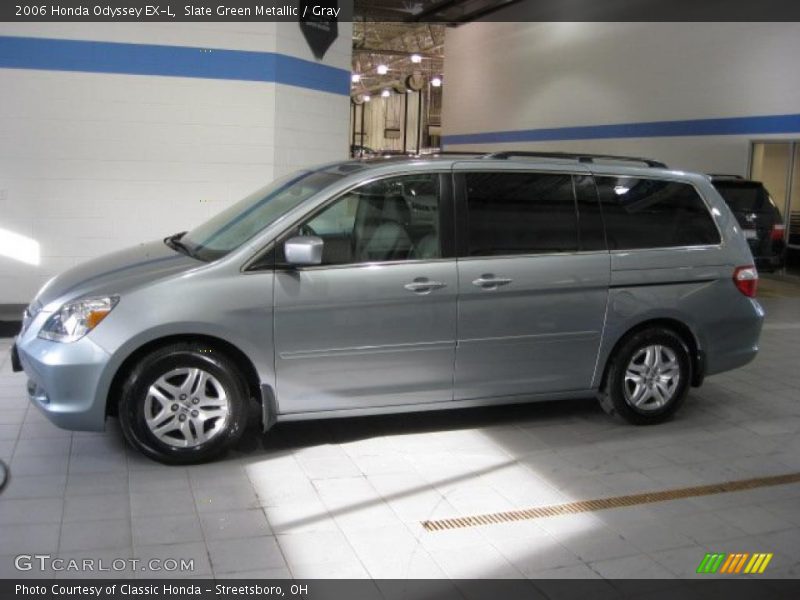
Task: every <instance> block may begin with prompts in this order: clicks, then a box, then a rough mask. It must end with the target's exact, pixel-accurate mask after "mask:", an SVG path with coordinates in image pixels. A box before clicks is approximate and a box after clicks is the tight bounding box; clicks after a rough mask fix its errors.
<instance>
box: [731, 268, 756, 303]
mask: <svg viewBox="0 0 800 600" xmlns="http://www.w3.org/2000/svg"><path fill="white" fill-rule="evenodd" d="M733 285H735V286H736V289H738V290H739V291H740V292H742V293H743V294H744V295H745V296H747V297H748V298H755V297H756V291H757V290H758V271H756V268H755V267H754V266H753V265H747V266H745V267H736V269H734V271H733Z"/></svg>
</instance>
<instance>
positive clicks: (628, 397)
mask: <svg viewBox="0 0 800 600" xmlns="http://www.w3.org/2000/svg"><path fill="white" fill-rule="evenodd" d="M691 375H692V374H691V360H690V358H689V350H688V348H687V347H686V344H685V343H684V341H683V340H682V339H681V338H680V336H678V335H677V334H676V333H674V332H673V331H671V330H669V329H663V328H652V329H645V330H643V331H640V332H637V333H636V334H634V335H632V336H631V337H630V338H629V339H628V340H626V341H624V342H623V344H622V345H621V346H620V348H619V349H618V350H617V352H616V354H615V355H614V357H613V358H612V360H611V364H610V366H609V369H608V374H607V376H606V382H605V386H604V388H603V390H602V391H601V394H600V404H601V405H602V407H603V408H604V409H605V410H606V411H607V412H609V413H611V414H618V415H620V416H621V417H623V418H624V419H625V420H627V421H629V422H631V423H634V424H637V425H648V424H653V423H661V422H662V421H665V420H667V419H668V418H669V417H670V416H672V414H674V412H675V411H676V410H677V409H678V407H679V406H680V405H681V404H682V403H683V401H684V399H685V398H686V394H687V393H688V390H689V382H690V381H691Z"/></svg>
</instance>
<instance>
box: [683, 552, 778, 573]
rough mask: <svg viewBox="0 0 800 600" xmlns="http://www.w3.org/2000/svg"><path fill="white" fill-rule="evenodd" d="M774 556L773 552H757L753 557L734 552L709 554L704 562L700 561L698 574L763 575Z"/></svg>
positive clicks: (704, 558) (745, 553)
mask: <svg viewBox="0 0 800 600" xmlns="http://www.w3.org/2000/svg"><path fill="white" fill-rule="evenodd" d="M773 556H774V555H773V554H772V553H771V552H770V553H765V552H757V553H755V554H752V555H751V554H750V553H748V552H738V553H736V552H734V553H731V554H726V553H708V554H706V555H705V556H704V557H703V560H702V561H700V565H699V566H698V567H697V572H698V573H706V574H712V573H727V574H737V573H748V574H761V573H763V572H764V571H765V570H766V568H767V565H768V564H769V563H770V561H771V560H772V557H773ZM748 559H749V561H748ZM745 564H746V565H747V566H745ZM742 569H744V570H742Z"/></svg>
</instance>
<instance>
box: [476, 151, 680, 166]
mask: <svg viewBox="0 0 800 600" xmlns="http://www.w3.org/2000/svg"><path fill="white" fill-rule="evenodd" d="M515 156H530V157H534V158H564V159H570V160H577V161H578V162H585V163H593V162H594V161H595V160H616V161H624V162H638V163H642V164H645V165H647V166H648V167H654V168H658V169H667V168H668V167H667V165H666V164H664V163H663V162H660V161H658V160H653V159H651V158H638V157H635V156H614V155H612V154H583V153H573V152H526V151H518V150H507V151H501V152H491V153H489V154H485V155H484V156H483V158H487V159H500V160H505V159H509V158H513V157H515Z"/></svg>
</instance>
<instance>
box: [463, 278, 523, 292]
mask: <svg viewBox="0 0 800 600" xmlns="http://www.w3.org/2000/svg"><path fill="white" fill-rule="evenodd" d="M512 281H514V280H513V279H509V278H508V277H495V276H494V275H481V276H480V277H478V278H477V279H476V280H474V281H473V282H472V285H475V286H477V287H479V288H483V289H485V290H493V289H495V288H498V287H500V286H501V285H508V284H509V283H511V282H512Z"/></svg>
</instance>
